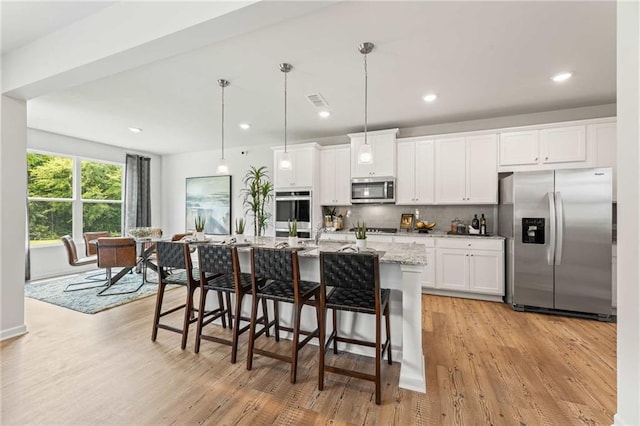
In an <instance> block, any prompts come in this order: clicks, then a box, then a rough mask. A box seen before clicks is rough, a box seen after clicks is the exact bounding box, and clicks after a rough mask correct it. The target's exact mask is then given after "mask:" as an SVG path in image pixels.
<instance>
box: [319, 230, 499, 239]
mask: <svg viewBox="0 0 640 426" xmlns="http://www.w3.org/2000/svg"><path fill="white" fill-rule="evenodd" d="M325 233H326V234H329V235H331V234H351V235H353V232H352V231H345V230H341V231H330V232H325ZM368 235H387V236H391V237H425V238H481V239H486V240H504V239H505V238H504V237H502V236H500V235H493V234H492V235H470V234H447V232H446V231H429V233H420V232H417V231H410V232H405V231H399V232H393V233H390V232H370V233H369V234H368Z"/></svg>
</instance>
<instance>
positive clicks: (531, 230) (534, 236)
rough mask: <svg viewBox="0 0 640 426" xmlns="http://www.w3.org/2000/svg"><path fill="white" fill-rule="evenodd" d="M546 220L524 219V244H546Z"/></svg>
mask: <svg viewBox="0 0 640 426" xmlns="http://www.w3.org/2000/svg"><path fill="white" fill-rule="evenodd" d="M544 222H545V220H544V218H540V217H523V218H522V244H544Z"/></svg>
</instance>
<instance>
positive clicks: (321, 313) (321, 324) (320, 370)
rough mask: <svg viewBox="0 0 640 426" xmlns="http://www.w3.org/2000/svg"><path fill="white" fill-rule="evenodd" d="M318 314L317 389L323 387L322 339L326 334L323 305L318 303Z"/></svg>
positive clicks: (323, 344)
mask: <svg viewBox="0 0 640 426" xmlns="http://www.w3.org/2000/svg"><path fill="white" fill-rule="evenodd" d="M318 304H320V301H318ZM316 309H318V315H319V320H318V327H320V337H319V339H318V340H319V342H318V346H319V348H318V350H319V351H320V354H319V357H318V358H319V361H318V364H319V366H318V390H322V389H324V346H325V343H324V339H325V334H326V322H327V320H326V319H325V314H326V312H325V309H324V306H322V305H321V304H320V306H319V307H318V308H316Z"/></svg>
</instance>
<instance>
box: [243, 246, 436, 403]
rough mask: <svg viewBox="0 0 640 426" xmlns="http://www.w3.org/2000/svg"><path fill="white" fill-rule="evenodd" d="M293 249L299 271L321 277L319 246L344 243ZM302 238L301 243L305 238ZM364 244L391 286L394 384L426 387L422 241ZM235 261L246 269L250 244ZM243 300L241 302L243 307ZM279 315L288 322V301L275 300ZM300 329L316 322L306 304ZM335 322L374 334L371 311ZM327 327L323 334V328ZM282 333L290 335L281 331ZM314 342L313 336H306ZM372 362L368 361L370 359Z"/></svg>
mask: <svg viewBox="0 0 640 426" xmlns="http://www.w3.org/2000/svg"><path fill="white" fill-rule="evenodd" d="M280 241H286V239H280V238H277V239H276V238H268V237H267V238H265V237H261V238H259V239H258V240H257V241H256V242H254V243H252V245H255V246H263V247H272V246H274V245H275V244H276V243H277V242H280ZM305 242H306V243H309V244H306V245H304V244H303V245H301V249H300V251H299V252H298V258H299V264H300V277H301V279H303V280H308V281H316V282H319V281H320V263H319V255H320V251H337V250H339V249H340V248H341V247H343V246H344V244H345V243H336V242H333V241H321V242H320V244H319V246H316V245H312V244H311V242H308V241H305ZM305 242H303V243H305ZM368 248H370V249H374V250H376V251H377V252H378V254H379V256H380V286H381V287H383V288H388V289H391V298H390V301H389V304H390V305H389V308H390V310H391V350H392V355H393V359H394V361H396V362H397V361H400V362H401V366H400V382H399V386H400V387H401V388H404V389H409V390H412V391H417V392H422V393H426V380H425V375H424V356H423V353H422V290H421V285H420V276H421V274H422V272H423V271H424V267H425V265H426V264H427V257H426V255H425V247H424V246H423V245H421V244H402V243H372V242H370V243H369V244H368ZM238 252H239V253H240V265H241V269H242V270H243V271H246V272H249V271H250V269H251V266H250V259H249V255H248V254H249V250H248V248H247V247H242V248H238ZM247 307H248V305H245V306H243V311H244V310H245V309H246V308H247ZM280 319H281V321H282V322H283V323H288V324H287V325H291V324H292V322H293V310H292V309H291V305H290V304H287V303H283V304H281V305H280ZM327 324H328V327H329V328H328V329H327V330H328V333H329V332H330V330H331V328H330V327H331V321H329V320H328V321H327ZM301 326H302V329H306V330H313V329H314V328H315V327H316V314H315V311H314V309H312V308H310V307H307V308H305V309H303V310H302V318H301ZM338 328H339V332H340V334H341V335H342V336H349V337H353V338H356V339H367V340H373V336H374V334H375V319H374V317H373V315H365V314H360V315H357V314H354V313H352V312H339V313H338ZM328 333H327V334H328ZM283 336H284V337H287V338H291V336H290V335H289V336H287V335H286V334H285V333H283ZM311 342H312V343H315V341H314V340H312V341H311ZM338 347H339V348H340V350H343V351H347V352H351V353H357V354H362V355H366V356H375V351H374V349H373V348H368V347H362V346H356V345H350V344H344V343H338ZM372 368H373V363H372Z"/></svg>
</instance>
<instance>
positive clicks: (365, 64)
mask: <svg viewBox="0 0 640 426" xmlns="http://www.w3.org/2000/svg"><path fill="white" fill-rule="evenodd" d="M367 80H368V75H367V54H366V53H365V54H364V144H365V145H367V104H368V102H367V101H368V99H367V92H368V90H367V89H368V84H367V83H368V81H367Z"/></svg>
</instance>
